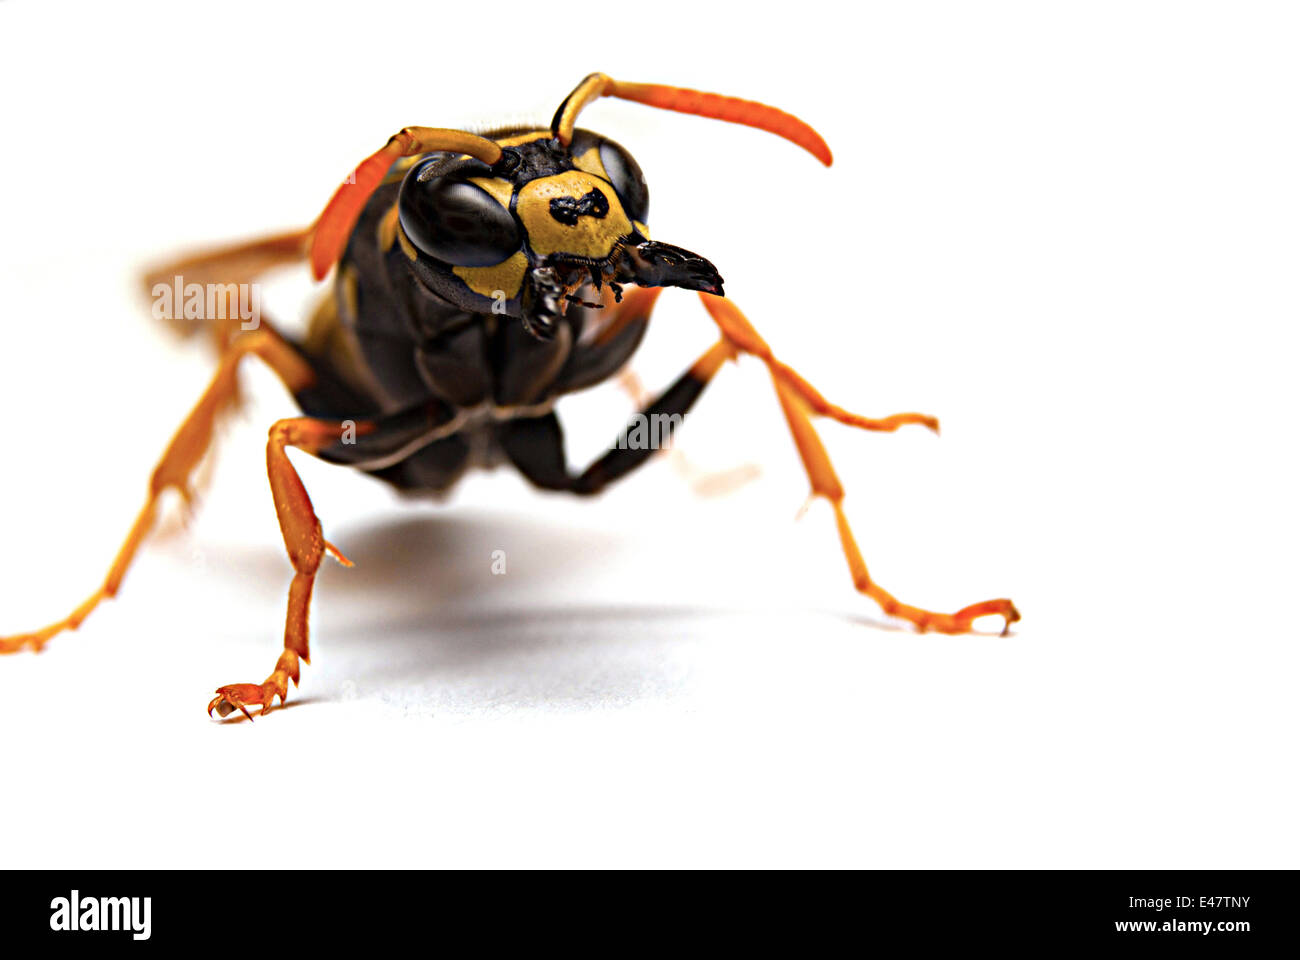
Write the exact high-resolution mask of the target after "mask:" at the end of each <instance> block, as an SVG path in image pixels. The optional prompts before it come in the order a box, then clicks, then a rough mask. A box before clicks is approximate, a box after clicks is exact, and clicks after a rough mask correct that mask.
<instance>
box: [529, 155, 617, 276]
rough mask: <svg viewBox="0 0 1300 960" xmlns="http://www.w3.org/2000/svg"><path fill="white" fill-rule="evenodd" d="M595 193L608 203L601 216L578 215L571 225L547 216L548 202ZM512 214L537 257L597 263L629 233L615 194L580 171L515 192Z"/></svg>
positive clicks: (558, 176)
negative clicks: (558, 256)
mask: <svg viewBox="0 0 1300 960" xmlns="http://www.w3.org/2000/svg"><path fill="white" fill-rule="evenodd" d="M593 190H599V191H600V192H601V193H602V194H604V195H605V198H606V199H607V200H608V201H609V212H608V213H607V214H605V216H604V217H595V216H591V215H589V214H586V215H580V216H579V217H578V222H577V223H576V224H574V225H572V226H570V225H569V224H567V223H561V222H560V221H559V220H556V219H555V218H554V217H553V216H551V201H552V200H556V199H559V198H562V197H564V198H569V199H572V200H580V199H581V198H582V197H584V196H586V195H587V194H589V193H591V191H593ZM515 213H517V214H518V216H519V219H520V220H521V221H522V222H523V225H524V230H526V231H527V233H528V243H529V245H530V246H531V247H532V248H533V251H534V252H535V253H537V254H538V255H540V256H543V257H544V256H548V255H549V254H552V253H569V254H572V255H574V256H576V257H588V258H590V259H592V260H600V259H602V258H604V257H607V256H609V254H610V251H612V250H613V249H614V244H616V243H617V242H618V241H619V240H620V239H621V238H623V237H625V236H627V235H628V234H629V233H631V232H632V223H631V221H630V220H628V218H627V214H626V213H624V212H623V205H622V204H620V203H619V202H618V195H617V194H616V193H615V192H614V188H613V187H611V186H610V185H609V184H608V183H606V182H605V181H604V180H601V179H599V178H597V177H593V176H592V175H591V174H590V173H586V172H584V171H582V170H566V171H565V172H564V173H557V174H555V175H554V176H551V177H539V178H538V179H536V180H532V181H530V182H528V183H527V184H525V185H524V186H523V187H521V188H520V190H519V199H518V201H516V203H515Z"/></svg>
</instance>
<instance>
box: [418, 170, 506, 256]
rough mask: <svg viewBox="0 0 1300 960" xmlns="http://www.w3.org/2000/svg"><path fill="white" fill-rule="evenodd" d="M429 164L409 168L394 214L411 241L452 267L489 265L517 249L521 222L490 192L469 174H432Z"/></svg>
mask: <svg viewBox="0 0 1300 960" xmlns="http://www.w3.org/2000/svg"><path fill="white" fill-rule="evenodd" d="M429 166H430V165H429V164H427V163H424V164H420V165H419V166H418V167H416V168H413V169H412V170H411V171H410V173H408V174H407V176H406V179H405V180H404V181H403V183H402V190H401V193H400V195H399V196H398V201H397V215H398V219H400V220H401V223H402V230H403V231H404V232H405V233H406V236H407V237H408V238H409V239H410V241H411V243H413V244H415V246H416V247H417V248H419V250H420V251H421V252H423V253H425V254H428V255H429V256H430V257H433V258H434V259H435V260H441V261H443V262H444V263H449V264H451V265H452V266H455V267H487V266H491V265H492V264H496V263H500V262H501V261H502V260H505V259H506V258H507V257H509V256H511V255H512V254H514V253H515V252H517V251H518V250H519V248H520V243H521V240H522V238H521V237H520V233H519V225H518V224H517V223H516V222H515V218H514V217H512V216H511V215H510V211H509V210H507V209H506V208H505V207H503V206H502V205H501V204H500V203H498V202H497V200H496V198H495V197H493V196H492V194H490V193H488V192H487V191H486V190H484V189H483V188H482V187H480V186H478V185H477V184H473V183H470V182H469V181H468V180H461V179H458V178H456V177H450V176H448V177H443V176H437V175H436V174H432V171H430V170H429ZM421 173H429V174H431V175H429V176H425V177H422V176H421Z"/></svg>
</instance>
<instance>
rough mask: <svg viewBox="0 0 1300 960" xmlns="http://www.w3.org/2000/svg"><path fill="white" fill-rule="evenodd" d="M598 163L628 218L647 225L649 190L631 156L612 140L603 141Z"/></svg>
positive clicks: (643, 176)
mask: <svg viewBox="0 0 1300 960" xmlns="http://www.w3.org/2000/svg"><path fill="white" fill-rule="evenodd" d="M600 162H601V164H602V165H603V166H604V167H605V172H606V173H607V174H609V182H610V183H612V184H613V185H614V189H615V190H617V191H618V198H619V200H620V201H622V203H623V210H624V211H625V212H626V213H627V215H628V217H629V218H630V219H632V220H640V221H641V222H642V223H648V222H649V220H648V214H649V212H650V188H649V187H647V186H646V183H645V175H644V174H643V173H641V168H640V167H639V166H637V163H636V161H635V160H633V159H632V155H631V154H630V153H628V152H627V151H626V150H624V149H623V148H622V147H620V146H619V145H618V144H617V143H615V142H614V141H613V140H605V141H603V142H602V143H601V145H600Z"/></svg>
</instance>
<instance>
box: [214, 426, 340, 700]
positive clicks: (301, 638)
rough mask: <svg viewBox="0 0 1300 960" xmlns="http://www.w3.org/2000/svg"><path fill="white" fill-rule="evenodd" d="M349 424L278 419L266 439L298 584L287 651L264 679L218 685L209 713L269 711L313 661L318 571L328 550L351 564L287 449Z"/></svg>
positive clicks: (292, 588) (334, 434)
mask: <svg viewBox="0 0 1300 960" xmlns="http://www.w3.org/2000/svg"><path fill="white" fill-rule="evenodd" d="M343 431H344V424H342V423H332V422H328V421H324V420H313V419H311V418H309V417H295V418H293V419H289V420H280V421H278V422H276V423H275V424H274V425H273V426H272V427H271V431H270V435H269V437H268V439H267V443H266V472H267V476H268V477H269V478H270V481H271V494H272V496H273V497H274V499H275V513H276V517H277V518H279V521H280V533H281V534H282V535H283V537H284V546H285V549H286V550H287V551H288V553H289V560H290V562H291V563H292V564H293V570H294V575H293V582H292V583H291V584H290V585H289V608H288V611H287V612H286V614H285V621H284V651H283V652H282V653H281V654H280V658H279V659H278V660H277V661H276V663H275V669H274V670H272V671H271V675H270V676H268V677H267V678H266V679H265V680H264V681H262V682H261V683H232V684H228V685H226V686H224V687H218V688H217V691H216V692H217V695H216V696H215V697H213V698H212V702H211V703H209V704H208V714H209V715H211V714H212V711H213V710H216V711H217V713H218V714H219V715H220V716H222V717H226V716H229V715H230V714H231V713H233V712H234V711H235V710H240V711H241V712H242V713H243V714H244V716H246V717H248V719H249V720H252V719H253V715H252V714H251V713H249V712H248V707H249V706H250V705H252V704H257V705H258V706H260V707H261V708H262V711H261V712H262V713H266V711H267V710H269V709H270V708H271V705H272V703H273V702H274V701H275V698H276V697H279V698H280V703H281V704H283V703H285V702H286V697H287V696H288V693H289V681H290V680H292V681H293V684H294V686H295V687H296V686H297V685H298V663H299V661H302V662H303V663H310V662H311V659H310V656H309V649H308V646H307V634H308V629H307V613H308V609H309V607H310V606H311V592H312V587H313V585H314V584H315V582H316V572H317V571H318V570H319V569H320V565H321V561H322V560H323V559H324V558H325V554H326V553H327V552H328V553H329V554H331V555H332V556H333V557H334V558H335V559H336V560H338V561H339V562H340V563H342V564H343V565H344V566H349V567H350V566H351V565H352V564H351V562H350V561H349V560H348V559H347V558H346V557H344V556H343V554H341V553H340V552H339V551H338V549H337V548H335V547H334V545H333V544H331V543H328V542H327V541H326V540H325V538H324V536H322V534H321V527H320V519H319V518H318V517H317V516H316V511H315V510H314V509H313V508H312V504H311V497H309V496H308V495H307V489H306V488H305V487H304V486H303V485H302V480H301V479H300V478H299V476H298V472H297V471H296V470H294V468H293V464H292V463H290V462H289V457H288V455H287V454H286V453H285V448H286V447H297V448H298V449H300V450H305V451H307V452H308V453H315V452H317V451H318V450H320V449H321V448H322V447H325V446H328V445H330V444H331V443H335V442H337V441H338V440H339V439H340V438H341V437H342V435H343Z"/></svg>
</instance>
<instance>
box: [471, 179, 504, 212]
mask: <svg viewBox="0 0 1300 960" xmlns="http://www.w3.org/2000/svg"><path fill="white" fill-rule="evenodd" d="M469 182H470V183H472V184H474V185H475V186H478V187H482V188H483V189H484V190H486V191H487V192H488V193H490V194H492V197H493V199H495V200H496V202H497V203H499V204H501V206H503V207H505V208H506V209H507V210H509V209H510V195H511V194H512V193H514V192H515V188H514V185H513V184H511V183H507V182H506V181H505V180H500V179H498V178H497V177H470V179H469Z"/></svg>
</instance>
